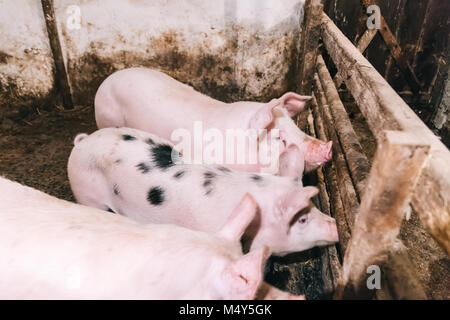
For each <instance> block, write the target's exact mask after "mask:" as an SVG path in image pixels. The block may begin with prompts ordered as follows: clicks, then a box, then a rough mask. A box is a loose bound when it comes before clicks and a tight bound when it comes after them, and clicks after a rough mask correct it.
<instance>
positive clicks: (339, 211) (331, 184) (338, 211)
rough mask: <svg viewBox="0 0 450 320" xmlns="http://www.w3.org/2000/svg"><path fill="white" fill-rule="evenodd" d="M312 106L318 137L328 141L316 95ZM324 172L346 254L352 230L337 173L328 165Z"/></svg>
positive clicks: (333, 212)
mask: <svg viewBox="0 0 450 320" xmlns="http://www.w3.org/2000/svg"><path fill="white" fill-rule="evenodd" d="M311 106H312V111H313V115H314V123H315V127H316V128H317V136H318V138H319V139H320V140H323V141H325V140H328V137H327V134H326V131H325V128H324V124H323V120H322V116H321V114H320V111H319V106H318V102H317V98H316V97H315V95H313V99H312V103H311ZM323 170H324V173H325V175H324V176H325V178H326V179H325V180H326V186H327V189H328V190H329V197H330V198H329V204H330V211H331V213H332V214H331V215H332V216H333V218H335V219H336V224H337V229H338V233H339V243H340V247H341V252H342V253H343V252H345V250H346V248H347V244H348V242H349V240H350V237H351V229H350V228H349V226H348V224H347V219H346V217H345V211H344V206H343V204H342V199H341V196H340V192H339V188H338V185H337V178H336V171H335V169H334V167H333V165H331V166H330V165H326V166H325V167H324V168H323Z"/></svg>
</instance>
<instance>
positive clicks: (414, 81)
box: [362, 0, 422, 94]
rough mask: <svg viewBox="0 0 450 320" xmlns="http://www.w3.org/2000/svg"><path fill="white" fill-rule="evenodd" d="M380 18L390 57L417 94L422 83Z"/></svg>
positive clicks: (368, 2)
mask: <svg viewBox="0 0 450 320" xmlns="http://www.w3.org/2000/svg"><path fill="white" fill-rule="evenodd" d="M362 2H363V5H364V6H365V7H366V8H367V7H369V6H371V5H374V4H376V3H375V2H374V1H373V0H362ZM380 20H381V28H380V34H381V36H382V37H383V40H384V42H385V43H386V45H387V47H388V48H389V51H390V53H391V55H392V57H394V59H395V61H396V62H397V65H398V66H399V68H400V70H401V71H402V73H403V76H404V77H405V79H406V81H407V82H408V84H409V86H410V87H411V90H412V91H413V92H414V93H415V94H419V93H420V90H421V89H422V83H421V82H420V81H419V79H418V78H417V77H416V74H415V73H414V70H413V68H412V67H411V65H410V64H409V61H408V56H406V55H405V54H404V52H403V51H402V48H401V47H400V45H399V44H398V41H397V38H396V37H395V35H394V34H393V33H392V31H391V29H390V28H389V26H388V24H387V23H386V20H385V19H384V17H383V16H381V17H380Z"/></svg>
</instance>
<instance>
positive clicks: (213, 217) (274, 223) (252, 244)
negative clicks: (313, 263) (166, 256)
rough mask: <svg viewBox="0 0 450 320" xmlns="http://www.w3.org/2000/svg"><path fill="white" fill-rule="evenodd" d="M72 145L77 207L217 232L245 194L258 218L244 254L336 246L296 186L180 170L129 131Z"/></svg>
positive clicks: (105, 132)
mask: <svg viewBox="0 0 450 320" xmlns="http://www.w3.org/2000/svg"><path fill="white" fill-rule="evenodd" d="M74 144H75V145H74V147H73V149H72V152H71V154H70V157H69V161H68V176H69V181H70V186H71V188H72V191H73V194H74V196H75V198H76V200H77V201H78V202H79V203H81V204H84V205H87V206H91V207H95V208H99V209H102V210H107V211H111V212H114V213H117V214H121V215H125V216H127V217H129V218H132V219H134V220H136V221H139V222H141V223H173V224H177V225H180V226H183V227H186V228H190V229H194V230H199V231H204V232H217V231H218V230H220V229H221V228H222V227H223V225H224V224H225V222H226V221H227V218H228V216H229V214H230V212H231V211H232V209H233V208H234V207H235V206H236V205H237V203H238V202H239V200H240V199H241V198H242V197H243V196H244V195H245V194H246V193H249V194H251V195H252V196H253V197H254V199H255V200H256V202H257V204H258V208H259V212H258V214H257V216H256V217H255V219H254V220H253V221H252V223H251V224H250V225H249V227H248V229H247V230H246V232H245V234H244V236H243V245H244V250H245V252H247V251H248V250H256V249H259V248H261V247H263V246H269V247H270V249H271V251H272V253H273V254H275V255H285V254H288V253H291V252H297V251H303V250H307V249H309V248H312V247H314V246H317V245H327V244H331V243H334V242H336V241H338V235H337V229H336V222H335V220H334V219H333V218H331V217H329V216H327V215H325V214H323V213H321V212H320V211H319V210H318V209H316V208H311V202H310V200H311V198H312V197H313V196H315V195H316V194H317V192H318V189H317V188H316V187H303V186H302V184H301V180H299V179H297V178H295V179H294V178H291V177H281V176H274V175H268V174H256V173H248V172H239V171H234V170H231V169H228V168H226V167H223V166H218V165H195V164H183V163H182V155H181V154H179V153H177V151H176V150H175V149H174V148H173V145H172V144H171V143H170V142H169V141H167V140H165V139H163V138H161V137H158V136H156V135H153V134H150V133H147V132H144V131H140V130H136V129H131V128H104V129H100V130H98V131H95V132H94V133H92V134H90V135H87V134H79V135H77V136H76V137H75V140H74ZM180 159H181V161H179V160H180Z"/></svg>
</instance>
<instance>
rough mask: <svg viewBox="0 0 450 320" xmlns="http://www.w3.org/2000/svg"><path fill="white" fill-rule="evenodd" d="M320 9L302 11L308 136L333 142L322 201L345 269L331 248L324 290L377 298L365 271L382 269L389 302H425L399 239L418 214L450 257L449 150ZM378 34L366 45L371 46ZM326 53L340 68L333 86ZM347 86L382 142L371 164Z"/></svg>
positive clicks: (314, 5)
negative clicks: (343, 93)
mask: <svg viewBox="0 0 450 320" xmlns="http://www.w3.org/2000/svg"><path fill="white" fill-rule="evenodd" d="M322 8H323V6H322V4H321V1H320V0H311V1H307V2H306V5H305V19H304V24H303V30H302V41H303V42H302V50H303V51H302V53H301V55H300V59H301V61H302V66H301V67H300V79H302V82H301V85H300V92H301V93H303V94H310V93H311V91H312V92H313V100H312V106H311V115H310V116H309V118H308V124H309V129H310V132H311V134H314V135H315V136H316V137H318V138H320V139H323V140H327V139H330V140H332V141H333V143H334V144H333V161H332V166H330V167H326V168H324V169H322V170H320V171H319V172H318V181H319V187H320V196H319V198H320V204H321V207H322V209H323V210H324V211H325V212H331V213H332V215H333V216H334V217H335V218H336V221H337V224H338V230H339V236H340V253H341V254H342V257H343V262H342V266H341V264H340V262H339V260H338V255H339V252H337V251H336V249H335V248H334V247H331V248H328V249H326V250H324V255H323V256H324V257H325V262H324V263H325V270H326V271H325V272H329V275H330V278H329V279H331V280H330V281H328V283H327V285H328V287H330V288H333V287H334V288H335V293H334V297H335V298H371V297H373V294H374V291H371V290H369V289H368V288H367V286H366V279H367V276H368V275H367V273H366V272H367V268H368V267H369V266H370V265H377V264H378V265H383V266H384V267H383V270H384V277H385V279H384V280H385V281H386V282H387V283H388V286H387V287H385V288H384V290H383V295H384V296H383V297H384V298H386V297H389V298H396V299H420V298H425V297H426V294H425V292H424V289H423V288H422V286H421V285H420V283H419V281H418V279H417V275H416V274H415V272H414V270H412V264H411V263H410V261H409V260H408V259H409V258H408V256H407V254H406V253H405V252H404V251H403V250H402V249H401V248H399V245H398V243H397V240H396V239H397V236H398V235H399V232H400V227H401V224H402V221H403V219H404V218H405V215H409V214H410V212H411V210H414V211H415V212H416V213H417V214H418V215H419V216H420V218H421V221H422V222H423V224H424V225H425V227H426V228H427V230H428V231H429V233H430V234H431V235H432V236H433V237H434V239H435V240H436V241H437V242H438V243H439V244H440V245H441V247H442V248H443V249H444V250H445V251H446V252H447V254H449V253H450V208H449V201H450V185H449V184H450V167H449V163H450V152H449V150H448V149H447V148H446V147H445V146H444V144H443V143H442V142H441V141H440V140H439V138H438V137H437V136H435V135H434V134H433V133H432V132H431V131H430V130H429V129H428V128H427V127H426V125H425V124H424V123H423V122H422V120H420V118H419V117H418V116H417V115H416V114H415V113H414V112H413V111H412V110H411V108H410V107H409V106H408V105H407V104H406V103H405V102H404V101H403V100H402V99H401V98H400V96H399V95H398V94H397V93H396V92H395V91H394V89H392V87H391V86H390V85H389V84H388V83H387V81H386V80H385V79H384V78H383V77H382V76H381V75H380V74H379V73H378V72H377V70H376V69H375V68H374V67H373V66H372V65H371V64H370V62H369V61H368V60H367V59H366V58H364V56H363V55H362V53H361V52H360V51H359V50H358V48H356V47H355V46H354V45H353V44H352V43H351V42H350V41H349V39H348V38H346V37H345V35H344V34H343V33H342V32H341V31H340V30H339V28H338V27H337V26H336V25H335V24H334V22H333V21H332V20H331V19H330V18H329V17H328V16H327V15H326V14H325V13H324V12H323V9H322ZM373 32H376V30H375V31H371V30H368V31H366V35H365V36H364V37H363V39H366V40H368V42H370V40H371V39H372V38H373V36H371V34H373ZM366 40H364V41H366ZM364 41H363V42H364ZM319 44H322V45H321V46H319ZM367 45H368V43H366V44H365V45H362V46H361V47H360V49H362V51H364V49H365V48H366V47H367ZM324 55H326V57H327V58H328V60H329V61H327V62H328V63H329V64H330V65H331V66H332V67H334V68H336V69H337V74H336V76H335V77H334V79H333V78H332V77H331V75H330V72H329V69H328V68H327V63H326V62H325V60H324ZM342 82H344V83H345V86H346V88H347V90H348V92H349V93H350V94H351V96H352V97H353V98H354V100H355V101H356V104H357V106H358V107H359V110H360V112H361V113H362V115H363V116H364V118H365V119H366V121H367V124H368V127H369V129H370V131H371V133H372V134H373V136H374V137H375V138H376V143H377V149H376V154H375V157H374V159H373V161H372V163H371V162H370V161H369V160H368V158H367V156H366V153H365V152H364V150H363V147H362V146H361V144H360V139H359V137H358V135H357V134H356V133H355V130H354V129H353V127H352V123H351V121H350V118H349V115H348V113H347V111H346V109H345V107H344V104H343V102H342V101H341V98H340V95H339V93H338V88H339V87H340V85H341V84H342ZM400 247H401V246H400ZM326 260H328V261H326ZM327 263H328V264H329V265H328V266H326V264H327ZM378 298H382V297H378Z"/></svg>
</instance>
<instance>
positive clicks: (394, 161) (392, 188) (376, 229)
mask: <svg viewBox="0 0 450 320" xmlns="http://www.w3.org/2000/svg"><path fill="white" fill-rule="evenodd" d="M429 150H430V146H429V145H428V144H427V142H426V141H424V140H423V139H422V138H421V137H417V136H416V135H414V134H412V133H409V132H398V131H386V132H385V137H384V139H382V140H381V141H380V142H379V144H378V149H377V153H376V155H375V159H374V162H373V166H372V170H371V172H370V177H369V179H368V184H367V191H366V192H365V193H364V196H363V199H362V202H361V207H360V209H359V212H358V215H357V217H356V222H355V227H354V229H353V230H352V238H351V240H350V243H349V246H348V249H347V251H346V253H345V257H344V263H343V268H342V277H341V279H340V280H339V284H338V287H337V289H336V296H335V297H336V298H338V299H349V298H361V299H365V298H371V297H372V296H373V294H374V291H373V290H369V289H368V288H367V286H366V278H367V274H366V270H367V267H368V266H370V265H373V264H378V265H380V264H382V263H383V261H385V260H386V258H387V255H388V254H389V252H390V250H392V247H393V245H394V243H395V241H396V238H397V236H398V234H399V232H400V227H401V223H402V221H403V218H404V214H405V208H406V206H407V205H408V203H409V201H410V200H411V197H412V194H413V191H414V189H415V186H416V183H417V181H418V178H419V176H420V173H421V171H422V169H423V167H424V165H425V164H426V161H427V159H428V158H429V157H428V156H429Z"/></svg>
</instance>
